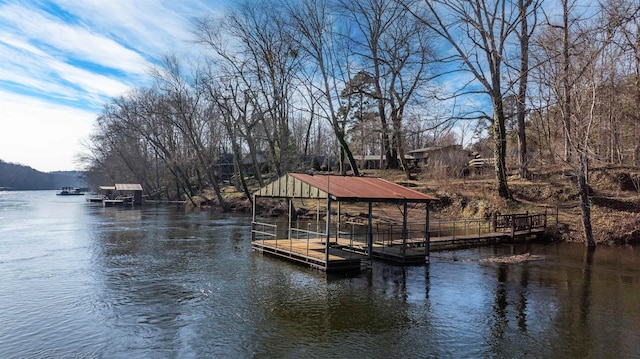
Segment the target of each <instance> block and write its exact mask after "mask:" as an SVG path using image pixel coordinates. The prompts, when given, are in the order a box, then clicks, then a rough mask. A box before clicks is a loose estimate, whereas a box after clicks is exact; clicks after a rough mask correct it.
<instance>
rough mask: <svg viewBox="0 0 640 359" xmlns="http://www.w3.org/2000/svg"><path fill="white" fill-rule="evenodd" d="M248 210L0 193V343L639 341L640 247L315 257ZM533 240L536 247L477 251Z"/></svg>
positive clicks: (411, 347)
mask: <svg viewBox="0 0 640 359" xmlns="http://www.w3.org/2000/svg"><path fill="white" fill-rule="evenodd" d="M249 241H250V219H249V217H247V216H242V215H231V214H217V213H214V212H209V211H200V212H197V211H196V212H185V211H184V210H181V209H179V208H175V207H163V206H146V207H143V208H137V209H131V208H102V207H101V206H96V205H91V204H88V203H86V202H85V201H84V198H83V197H81V196H77V197H76V196H68V197H61V196H55V192H54V191H34V192H0V358H201V357H207V358H216V357H221V358H234V357H237V358H250V357H256V358H305V357H317V358H337V357H342V358H425V357H439V358H460V357H472V358H477V357H508V358H529V357H535V358H565V357H580V358H583V357H592V358H609V357H611V358H617V357H637V356H638V355H640V300H639V298H638V294H639V293H640V252H639V251H638V250H634V249H629V248H626V249H613V248H598V249H597V250H596V252H595V254H594V255H593V256H592V257H589V256H586V255H585V253H584V250H583V247H582V246H581V245H568V244H535V245H534V244H529V245H520V246H518V247H513V246H500V247H493V248H482V249H471V250H464V251H456V252H439V253H434V254H433V256H432V258H431V263H430V264H429V265H427V266H416V267H407V268H400V267H394V266H389V265H385V264H382V263H379V262H374V265H373V268H372V269H371V270H370V271H365V272H362V273H360V274H358V275H355V276H354V275H352V276H350V277H346V276H330V277H326V276H325V275H324V274H322V273H320V272H316V271H313V270H309V269H306V268H304V267H299V266H296V265H292V264H289V263H286V262H283V261H280V260H277V259H272V258H270V257H265V256H262V255H260V254H258V253H255V252H252V251H251V248H250V242H249ZM525 252H531V253H534V254H537V255H542V256H543V257H544V259H542V260H538V261H530V262H526V263H514V264H498V263H492V262H488V261H485V260H483V259H486V258H491V257H496V256H501V255H506V254H510V253H525Z"/></svg>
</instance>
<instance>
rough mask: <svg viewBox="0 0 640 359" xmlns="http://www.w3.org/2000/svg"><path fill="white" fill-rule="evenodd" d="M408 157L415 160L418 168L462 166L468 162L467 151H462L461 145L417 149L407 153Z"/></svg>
mask: <svg viewBox="0 0 640 359" xmlns="http://www.w3.org/2000/svg"><path fill="white" fill-rule="evenodd" d="M409 155H411V156H413V157H414V158H415V163H416V165H417V166H418V167H419V168H428V167H433V166H444V167H456V166H460V165H463V166H464V164H465V163H466V162H467V161H468V160H469V158H468V157H469V151H467V150H464V149H463V148H462V146H461V145H449V146H432V147H424V148H418V149H415V150H411V151H409Z"/></svg>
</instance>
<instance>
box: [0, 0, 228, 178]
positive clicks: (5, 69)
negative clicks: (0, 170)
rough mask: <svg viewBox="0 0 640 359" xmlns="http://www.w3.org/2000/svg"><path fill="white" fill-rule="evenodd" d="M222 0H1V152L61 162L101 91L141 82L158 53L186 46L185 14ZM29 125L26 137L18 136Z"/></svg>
mask: <svg viewBox="0 0 640 359" xmlns="http://www.w3.org/2000/svg"><path fill="white" fill-rule="evenodd" d="M212 6H214V7H213V8H212ZM221 6H224V2H220V1H218V2H216V4H215V5H211V4H210V2H207V1H204V0H202V1H200V0H188V1H182V2H176V1H168V0H136V1H103V0H84V1H76V0H49V1H47V0H43V1H37V2H24V1H17V0H0V95H1V96H2V99H0V108H1V109H2V117H1V120H0V121H1V122H2V127H3V129H2V131H1V135H0V159H3V160H8V161H14V162H20V163H23V164H27V165H31V166H33V167H35V168H38V169H42V170H51V169H57V167H56V165H55V163H60V166H61V168H66V169H68V168H69V167H68V166H69V164H70V163H72V161H73V159H72V158H73V157H74V154H73V153H75V152H77V151H80V148H79V142H80V139H81V138H82V137H86V136H88V135H89V133H90V129H91V126H92V124H93V122H94V120H95V118H96V117H97V115H98V113H99V111H100V110H101V108H102V106H103V104H104V103H105V101H107V100H108V99H109V98H112V97H115V96H119V95H121V94H123V93H125V92H127V91H128V90H129V89H131V88H132V87H136V86H145V85H147V84H148V83H149V82H150V78H149V76H148V72H149V69H150V67H151V66H152V65H153V64H154V63H156V62H157V59H158V58H160V56H162V55H164V54H166V53H177V54H186V53H188V52H189V51H191V50H192V47H191V45H190V44H189V42H188V41H189V40H190V39H191V38H192V34H191V20H192V19H193V18H194V17H197V16H202V15H204V14H206V13H208V12H214V11H220V10H221ZM27 132H29V133H30V134H31V135H30V136H32V137H31V139H30V140H29V141H28V142H27V141H24V140H22V141H21V140H17V138H19V137H20V136H19V135H17V134H23V133H27ZM40 133H46V134H47V135H46V136H40V135H39V134H40ZM71 137H73V138H71ZM56 153H57V155H56ZM49 155H51V158H49V159H48V160H47V161H40V160H39V158H43V157H46V156H49ZM61 159H62V160H61ZM36 163H42V165H36ZM39 166H40V167H39ZM49 167H50V168H49Z"/></svg>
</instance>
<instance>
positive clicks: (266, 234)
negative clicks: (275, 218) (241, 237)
mask: <svg viewBox="0 0 640 359" xmlns="http://www.w3.org/2000/svg"><path fill="white" fill-rule="evenodd" d="M277 233H278V225H277V224H272V223H264V222H255V221H253V222H251V241H252V242H253V241H264V240H268V239H275V240H276V241H277V240H278V235H277Z"/></svg>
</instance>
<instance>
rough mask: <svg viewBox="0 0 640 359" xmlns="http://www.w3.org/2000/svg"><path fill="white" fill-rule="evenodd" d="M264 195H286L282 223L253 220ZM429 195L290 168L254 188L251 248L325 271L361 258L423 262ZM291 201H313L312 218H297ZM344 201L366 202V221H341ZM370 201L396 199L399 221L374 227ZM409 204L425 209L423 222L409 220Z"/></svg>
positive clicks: (382, 182) (352, 265)
mask: <svg viewBox="0 0 640 359" xmlns="http://www.w3.org/2000/svg"><path fill="white" fill-rule="evenodd" d="M263 198H271V199H283V200H286V201H287V204H288V206H287V207H288V225H287V228H284V229H283V228H279V227H278V226H279V225H278V224H277V223H276V224H274V223H268V222H267V221H266V220H262V221H258V218H257V213H256V207H255V206H256V202H257V201H259V200H261V199H263ZM434 200H437V198H435V197H432V196H429V195H427V194H424V193H421V192H418V191H415V190H412V189H410V188H406V187H403V186H401V185H398V184H395V183H393V182H389V181H387V180H384V179H381V178H373V177H349V176H336V175H316V174H303V173H289V174H287V175H284V176H282V177H280V178H278V179H277V180H275V181H273V182H271V183H269V184H267V185H266V186H264V187H262V188H260V189H259V190H257V191H256V192H255V193H254V201H253V203H254V210H253V221H252V248H253V249H255V250H257V251H260V252H262V253H269V254H273V255H276V256H280V257H283V258H287V259H289V260H293V261H296V262H299V263H303V264H308V265H309V266H311V267H314V268H319V269H321V270H324V271H334V270H349V269H359V268H360V266H361V265H362V264H363V261H366V260H369V261H370V260H372V259H374V258H378V259H383V260H387V261H391V262H395V263H399V264H409V263H423V262H424V261H425V259H427V257H428V255H429V231H428V228H429V203H430V202H431V201H434ZM295 201H306V205H311V204H314V207H315V208H316V211H317V212H316V219H315V221H313V220H311V221H309V222H307V223H300V221H296V220H295V210H294V206H295V203H294V202H295ZM314 202H315V203H314ZM345 203H346V204H359V205H363V206H365V207H366V213H367V215H366V221H365V223H356V222H349V223H347V222H346V221H343V219H342V218H341V206H342V205H343V204H345ZM374 204H395V205H398V206H397V207H398V208H400V211H401V212H402V221H401V223H397V224H396V225H395V230H394V228H393V225H391V227H389V226H375V227H374V225H373V206H374ZM410 205H411V206H418V207H421V208H422V209H423V210H424V217H423V218H424V222H422V223H420V224H419V225H417V226H415V225H410V224H409V222H408V217H407V214H408V210H409V206H410ZM321 208H322V210H321ZM334 213H335V214H336V215H335V216H334ZM321 214H322V216H323V218H321ZM305 224H306V227H305ZM383 227H384V228H383Z"/></svg>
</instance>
